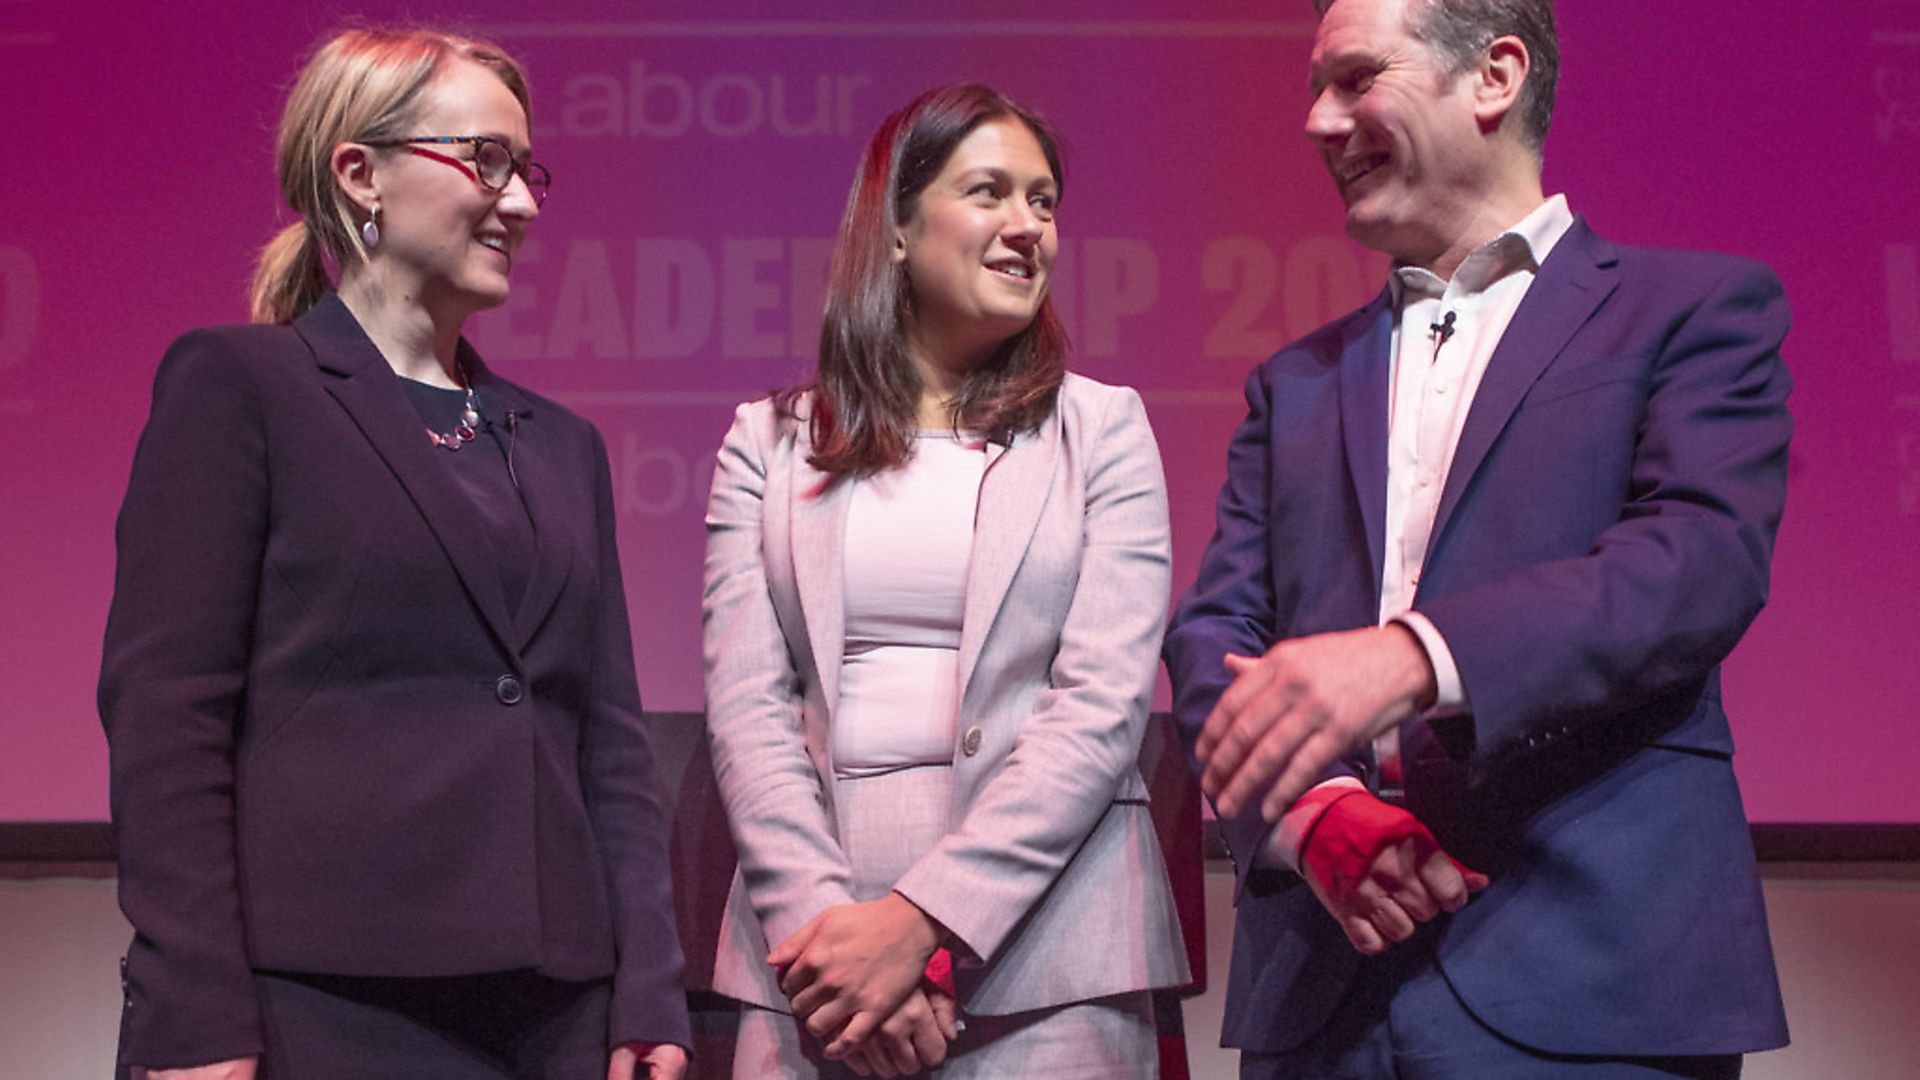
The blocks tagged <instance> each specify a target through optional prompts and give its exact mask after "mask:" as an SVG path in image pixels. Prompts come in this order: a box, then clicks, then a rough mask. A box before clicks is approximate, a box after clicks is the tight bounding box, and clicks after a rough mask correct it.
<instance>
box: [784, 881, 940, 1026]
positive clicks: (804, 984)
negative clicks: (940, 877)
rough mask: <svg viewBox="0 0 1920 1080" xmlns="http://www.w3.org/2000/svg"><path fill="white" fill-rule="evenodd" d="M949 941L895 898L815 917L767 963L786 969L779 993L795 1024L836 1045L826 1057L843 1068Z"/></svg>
mask: <svg viewBox="0 0 1920 1080" xmlns="http://www.w3.org/2000/svg"><path fill="white" fill-rule="evenodd" d="M943 936H944V931H943V930H942V929H941V927H940V926H939V924H937V923H935V922H934V921H933V920H932V919H931V918H929V917H928V916H927V914H926V913H925V912H923V911H921V910H920V909H919V908H918V907H915V906H914V905H913V903H912V901H909V900H908V899H907V898H906V897H904V896H901V895H900V894H899V893H888V894H887V895H885V896H883V897H881V898H880V899H878V900H872V901H869V902H867V903H864V904H841V905H839V906H837V907H831V908H828V909H827V910H825V911H823V912H821V913H820V914H818V915H816V916H814V917H813V918H812V919H811V920H809V921H808V922H807V924H806V925H805V926H802V927H801V928H800V929H798V930H796V931H794V932H793V935H792V936H791V937H789V938H787V940H785V941H783V942H781V943H780V945H779V947H777V948H775V949H774V950H773V952H772V953H770V954H768V956H767V963H769V964H772V965H773V966H774V967H775V968H777V969H779V971H780V992H781V993H783V994H785V995H787V1000H788V1001H790V1002H791V1003H792V1005H793V1015H794V1017H795V1018H796V1019H799V1020H801V1021H803V1022H804V1023H805V1024H806V1028H807V1031H808V1032H809V1033H811V1034H812V1035H813V1037H814V1038H816V1039H829V1038H831V1041H830V1042H828V1043H827V1048H826V1055H827V1057H829V1058H831V1059H834V1060H839V1059H840V1058H842V1057H844V1056H845V1055H846V1053H847V1051H848V1050H850V1049H852V1048H853V1047H854V1046H857V1045H859V1044H861V1043H864V1042H865V1041H866V1040H867V1038H868V1037H869V1036H871V1035H872V1034H873V1033H874V1031H875V1030H876V1029H877V1028H879V1027H880V1025H881V1023H882V1022H883V1021H886V1020H887V1019H889V1018H890V1017H892V1016H893V1015H894V1014H895V1013H896V1012H898V1011H899V1009H900V1007H901V1006H902V1005H903V1004H904V1003H905V1002H906V1000H907V998H908V996H909V995H911V994H913V993H914V992H915V991H916V990H918V989H919V987H920V985H921V974H922V973H923V972H924V971H925V970H926V966H927V959H928V957H931V956H932V955H933V950H934V949H936V948H938V947H939V945H940V939H941V938H942V937H943ZM836 1033H837V1034H836Z"/></svg>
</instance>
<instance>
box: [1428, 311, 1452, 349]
mask: <svg viewBox="0 0 1920 1080" xmlns="http://www.w3.org/2000/svg"><path fill="white" fill-rule="evenodd" d="M1427 330H1428V331H1430V332H1431V334H1432V336H1433V340H1434V341H1437V342H1439V343H1440V344H1441V345H1445V344H1446V343H1447V342H1448V341H1450V340H1452V339H1453V312H1451V311H1449V312H1447V316H1446V318H1444V319H1441V320H1440V321H1439V322H1437V323H1432V324H1430V325H1429V326H1428V327H1427Z"/></svg>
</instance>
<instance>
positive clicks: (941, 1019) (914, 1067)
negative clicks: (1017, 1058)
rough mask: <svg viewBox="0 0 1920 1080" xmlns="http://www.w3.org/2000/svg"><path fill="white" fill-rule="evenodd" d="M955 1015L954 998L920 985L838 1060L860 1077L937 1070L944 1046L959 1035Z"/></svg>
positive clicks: (945, 1051)
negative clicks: (862, 1041)
mask: <svg viewBox="0 0 1920 1080" xmlns="http://www.w3.org/2000/svg"><path fill="white" fill-rule="evenodd" d="M958 1015H959V1010H958V1008H957V1007H956V1006H955V1004H954V1000H953V998H951V997H948V996H947V995H946V994H944V993H942V992H941V991H940V990H939V989H938V988H936V987H933V986H924V985H923V986H922V987H921V988H920V989H918V990H916V991H914V992H913V993H911V994H908V995H907V1000H906V1001H904V1002H902V1003H901V1005H900V1008H898V1009H896V1010H894V1013H893V1015H892V1016H889V1017H887V1019H886V1020H885V1021H884V1022H882V1023H881V1025H880V1026H879V1027H878V1028H876V1029H875V1030H874V1033H873V1034H872V1035H871V1036H869V1037H868V1039H867V1041H866V1042H864V1043H861V1044H860V1045H858V1046H855V1047H852V1048H851V1049H849V1050H848V1051H847V1052H846V1054H845V1055H844V1056H843V1057H842V1058H841V1061H843V1062H844V1063H845V1064H846V1065H847V1067H848V1068H850V1069H852V1070H853V1071H854V1072H856V1073H859V1074H860V1075H861V1076H882V1077H894V1076H912V1075H913V1074H915V1073H917V1072H920V1071H921V1070H922V1069H935V1068H939V1067H940V1065H941V1064H942V1063H943V1062H945V1061H946V1060H947V1044H948V1043H951V1042H952V1041H953V1040H955V1039H957V1038H959V1036H960V1031H959V1025H958V1024H957V1023H956V1022H955V1021H956V1020H957V1018H958Z"/></svg>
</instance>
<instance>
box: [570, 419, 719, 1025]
mask: <svg viewBox="0 0 1920 1080" xmlns="http://www.w3.org/2000/svg"><path fill="white" fill-rule="evenodd" d="M593 456H594V471H595V480H594V488H595V504H596V505H595V515H596V518H595V520H596V529H597V532H598V543H599V563H600V613H601V618H600V640H599V652H598V655H597V657H596V658H595V661H594V674H593V702H592V710H593V711H592V715H590V716H589V717H588V718H587V723H586V731H585V736H584V741H585V745H584V746H583V747H582V751H581V774H582V779H583V781H584V783H585V786H586V798H587V808H588V811H589V812H590V813H591V815H592V818H593V827H594V834H595V836H596V837H598V839H599V844H600V852H601V857H602V858H603V859H604V860H605V862H606V866H607V875H608V888H609V890H610V898H611V901H612V903H611V907H612V910H613V920H614V941H615V945H616V948H617V949H618V953H619V960H618V967H617V969H616V971H615V974H614V994H613V1013H612V1019H611V1030H610V1032H609V1037H610V1039H611V1041H612V1042H613V1043H615V1044H618V1043H623V1042H648V1043H676V1044H678V1045H680V1046H686V1047H691V1046H692V1045H693V1037H692V1034H691V1031H690V1028H689V1024H688V1019H687V1002H686V994H685V991H684V990H683V989H682V987H681V984H680V972H681V968H682V967H683V965H684V961H683V958H682V956H681V953H680V939H679V936H678V931H677V928H676V925H675V920H674V912H673V885H672V879H671V878H670V876H669V870H668V858H667V824H666V815H665V813H664V811H663V809H662V807H661V805H660V794H659V792H660V788H659V784H658V783H657V782H656V780H655V775H654V774H655V766H654V754H653V747H652V742H651V736H650V734H649V732H648V730H647V724H646V718H645V716H644V715H643V714H642V712H641V710H640V687H639V683H638V680H637V679H636V677H635V674H634V666H633V638H632V633H631V631H630V629H629V627H628V623H627V597H626V590H625V587H624V586H623V584H622V582H621V576H620V551H619V547H618V545H617V543H616V541H615V534H614V506H613V483H612V478H611V474H610V471H609V467H608V464H607V451H606V446H605V444H604V443H603V442H602V441H601V439H600V435H599V433H598V432H595V433H594V436H593Z"/></svg>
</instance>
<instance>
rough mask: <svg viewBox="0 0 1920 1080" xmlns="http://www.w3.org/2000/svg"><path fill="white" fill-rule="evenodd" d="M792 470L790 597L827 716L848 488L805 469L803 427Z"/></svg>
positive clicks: (834, 693)
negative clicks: (796, 603) (795, 599)
mask: <svg viewBox="0 0 1920 1080" xmlns="http://www.w3.org/2000/svg"><path fill="white" fill-rule="evenodd" d="M795 423H796V424H797V426H798V427H799V434H798V436H797V437H796V438H795V439H794V443H793V467H792V468H790V469H788V470H786V482H787V484H788V485H789V486H788V490H787V492H786V499H787V512H788V515H789V516H788V520H789V522H790V523H791V531H790V532H789V536H791V537H792V544H791V546H790V548H789V550H788V554H789V556H790V557H791V558H792V560H793V567H792V571H793V579H794V584H795V586H796V588H795V591H796V592H798V593H799V595H800V611H801V615H802V621H803V622H805V624H806V627H807V644H808V646H809V647H810V648H812V650H813V664H814V670H815V671H817V672H818V673H819V676H820V691H821V695H822V697H823V698H824V700H825V702H826V706H827V709H828V711H829V712H831V711H832V710H833V709H834V708H835V707H836V706H837V705H838V703H839V700H840V660H841V656H842V653H843V651H844V647H845V644H846V617H847V612H846V603H847V601H846V592H845V576H846V558H845V550H846V537H847V507H848V506H849V505H850V499H851V498H852V492H853V482H852V481H851V480H845V481H842V482H839V483H834V482H833V478H832V477H831V476H829V475H827V474H826V473H823V472H820V471H819V470H817V469H815V468H814V467H813V466H812V465H809V464H807V456H808V455H809V454H811V453H812V452H813V444H812V442H811V441H810V440H809V439H808V438H807V424H806V422H805V421H804V420H800V421H795Z"/></svg>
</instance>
